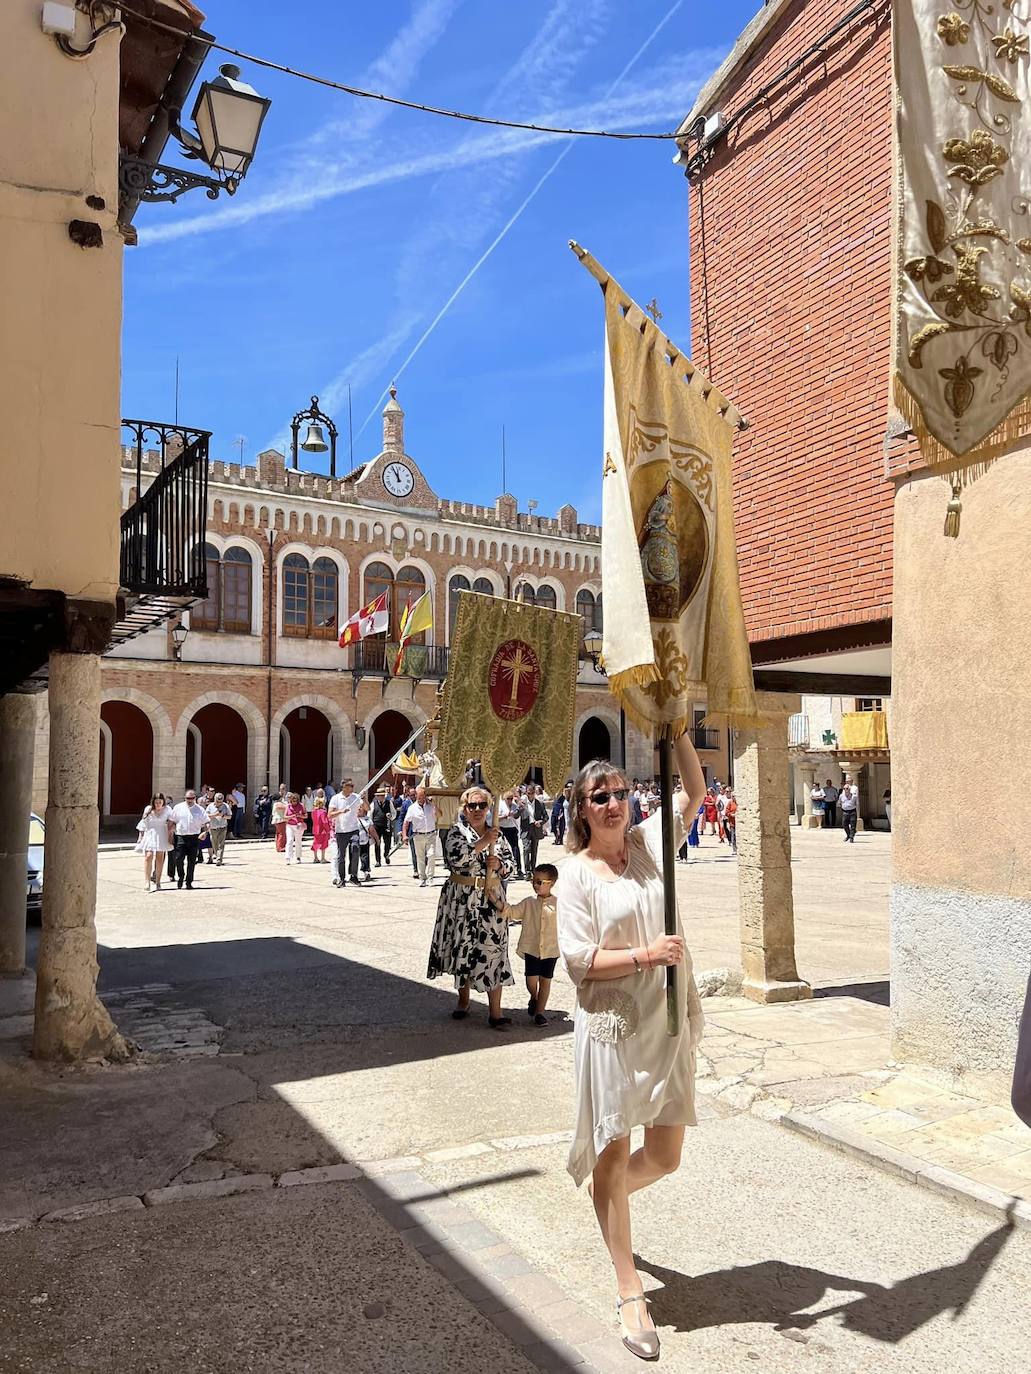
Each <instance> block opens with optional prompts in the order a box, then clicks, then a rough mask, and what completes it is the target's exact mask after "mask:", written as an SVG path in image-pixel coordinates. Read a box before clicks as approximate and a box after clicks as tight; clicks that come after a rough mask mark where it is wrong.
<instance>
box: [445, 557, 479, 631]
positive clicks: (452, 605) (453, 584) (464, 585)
mask: <svg viewBox="0 0 1031 1374" xmlns="http://www.w3.org/2000/svg"><path fill="white" fill-rule="evenodd" d="M478 580H479V581H482V578H481V579H478ZM472 590H473V588H471V587H470V586H469V579H468V578H467V577H463V576H462V574H461V573H455V575H454V577H453V578H452V579H451V581H450V582H449V583H448V584H447V627H448V639H449V640H452V639H454V637H455V617H456V616H457V615H458V595H459V592H468V591H472Z"/></svg>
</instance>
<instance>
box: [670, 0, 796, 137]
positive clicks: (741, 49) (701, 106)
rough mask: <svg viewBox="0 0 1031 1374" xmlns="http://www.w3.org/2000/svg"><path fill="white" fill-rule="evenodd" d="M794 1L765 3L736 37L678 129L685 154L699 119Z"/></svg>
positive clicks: (717, 99) (709, 108)
mask: <svg viewBox="0 0 1031 1374" xmlns="http://www.w3.org/2000/svg"><path fill="white" fill-rule="evenodd" d="M793 3H794V0H767V3H766V4H765V5H764V6H763V8H762V9H761V10H760V11H759V13H758V14H756V15H754V16H753V18H752V19H751V20H750V21H749V22H748V24H747V25H746V26H745V28H744V29H742V31H741V33H740V35H739V36H738V39H737V42H736V43H735V44H734V46H733V48H732V49H731V50H730V52H729V53H728V54H727V56H726V58H725V59H724V60H723V62H722V63H721V64H720V65H719V67H717V69H716V70H715V71H714V72H713V74H712V76H710V77H709V79H708V81H707V82H706V83H705V85H704V86H703V87H702V89H701V90H700V91H699V92H698V96H697V99H696V100H695V103H694V104H693V105H692V106H691V110H690V113H689V114H688V115H687V117H686V118H685V119H684V120H683V122H682V123H681V125H680V127H679V128H678V129H677V145H678V147H680V148H681V150H684V149H685V147H686V144H687V139H688V137H689V135H690V132H691V130H692V128H693V127H694V126H695V124H696V123H697V122H698V120H699V119H703V118H704V117H705V116H706V115H708V114H711V113H712V110H713V109H714V107H715V106H716V104H717V103H718V101H719V99H720V97H721V96H722V95H723V93H724V91H725V90H726V89H727V87H728V86H729V85H730V84H731V82H732V81H733V80H734V79H735V77H736V76H737V75H738V72H739V70H740V68H741V67H742V66H743V65H744V64H745V63H746V62H747V61H748V59H749V58H750V57H751V56H752V54H753V53H754V52H755V51H756V49H757V48H758V47H759V46H760V45H761V44H762V43H763V42H764V41H765V39H766V37H767V35H768V33H769V31H770V29H772V28H773V26H774V25H775V24H776V23H777V21H778V20H779V19H780V17H781V15H782V14H783V13H784V11H785V10H786V9H787V8H788V6H789V5H791V4H793Z"/></svg>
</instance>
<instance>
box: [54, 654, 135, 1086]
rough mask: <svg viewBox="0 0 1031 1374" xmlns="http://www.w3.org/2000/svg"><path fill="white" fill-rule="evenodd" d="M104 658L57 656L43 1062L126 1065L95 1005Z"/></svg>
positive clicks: (104, 1013)
mask: <svg viewBox="0 0 1031 1374" xmlns="http://www.w3.org/2000/svg"><path fill="white" fill-rule="evenodd" d="M99 722H100V658H99V656H98V655H97V654H68V653H53V654H51V656H50V799H49V802H48V805H47V814H46V822H47V851H46V852H47V863H46V881H45V883H44V884H43V929H42V932H41V934H40V942H39V958H38V960H37V967H36V1022H35V1032H34V1035H33V1042H32V1052H33V1054H34V1055H35V1056H36V1058H37V1059H68V1060H79V1059H95V1058H100V1057H107V1058H124V1057H125V1056H126V1054H127V1053H128V1051H127V1048H126V1045H125V1041H124V1040H123V1039H122V1037H121V1036H120V1035H119V1034H118V1032H117V1030H116V1029H115V1026H114V1023H113V1022H112V1020H111V1018H110V1016H109V1015H108V1013H107V1010H106V1008H105V1007H104V1005H103V1003H102V1002H101V1001H100V999H99V998H98V997H97V929H96V920H95V913H96V900H97V839H98V836H99V827H100V818H99V814H98V811H97V774H98V765H99V760H98V751H97V734H98V730H99Z"/></svg>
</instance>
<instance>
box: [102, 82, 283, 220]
mask: <svg viewBox="0 0 1031 1374" xmlns="http://www.w3.org/2000/svg"><path fill="white" fill-rule="evenodd" d="M271 104H272V101H271V100H266V99H265V98H264V97H263V96H260V95H259V94H258V93H257V91H256V90H255V89H254V87H253V86H248V84H247V82H246V81H241V80H240V68H239V67H236V66H234V65H233V64H232V63H231V62H227V63H226V64H225V65H224V66H223V67H220V68H219V75H218V76H216V77H215V79H214V80H213V81H205V82H204V83H203V84H202V86H201V88H200V91H199V92H198V94H197V101H196V103H195V105H194V107H193V120H194V123H195V125H196V130H197V131H196V133H193V132H191V130H189V129H185V128H183V126H182V124H181V123H180V121H179V116H180V113H181V112H180V111H179V110H172V111H171V112H170V118H169V129H170V131H171V133H172V134H173V135H174V137H175V138H176V139H177V140H178V142H179V145H180V147H181V149H182V151H183V154H184V156H185V157H189V158H196V159H198V160H199V161H202V162H206V163H207V165H208V166H209V167H210V168H211V170H212V171H213V172H215V173H216V174H217V175H216V176H215V177H204V176H200V175H198V174H197V173H196V172H189V171H187V170H186V168H185V167H169V166H165V165H164V164H162V163H156V162H155V163H152V162H147V161H146V160H145V159H143V158H138V157H130V156H128V155H126V154H123V155H122V156H121V157H120V158H119V160H118V188H119V191H120V193H121V196H122V199H123V201H124V202H128V203H131V204H133V205H135V203H136V202H138V201H141V200H145V201H148V202H154V201H164V200H171V201H174V200H178V199H179V197H180V196H181V195H182V194H183V192H184V191H192V190H195V189H202V190H204V191H205V192H206V193H207V196H208V199H209V200H217V199H218V195H219V192H220V191H225V192H226V194H227V195H230V196H232V195H235V194H236V190H237V187H238V186H239V185H240V182H241V181H242V180H243V178H244V177H245V176H246V175H247V169H248V168H249V167H250V165H251V162H252V161H253V159H254V152H255V149H256V148H257V146H258V135H259V134H260V133H261V126H262V123H263V122H264V119H265V116H266V114H267V113H268V110H269V106H270V105H271ZM130 217H131V216H130Z"/></svg>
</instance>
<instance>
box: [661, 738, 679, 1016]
mask: <svg viewBox="0 0 1031 1374" xmlns="http://www.w3.org/2000/svg"><path fill="white" fill-rule="evenodd" d="M658 746H659V807H660V813H659V814H660V815H661V817H662V887H663V894H664V896H665V911H664V916H665V927H666V934H667V935H676V933H677V889H676V871H677V868H676V854H675V853H674V850H673V741H672V739H671V738H670V734H669V731H668V730H663V731H662V732H661V733H660V734H659V737H658ZM679 1033H680V1015H679V1007H678V1004H677V970H676V966H675V965H673V964H668V965H667V966H666V1034H667V1035H678V1034H679Z"/></svg>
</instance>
